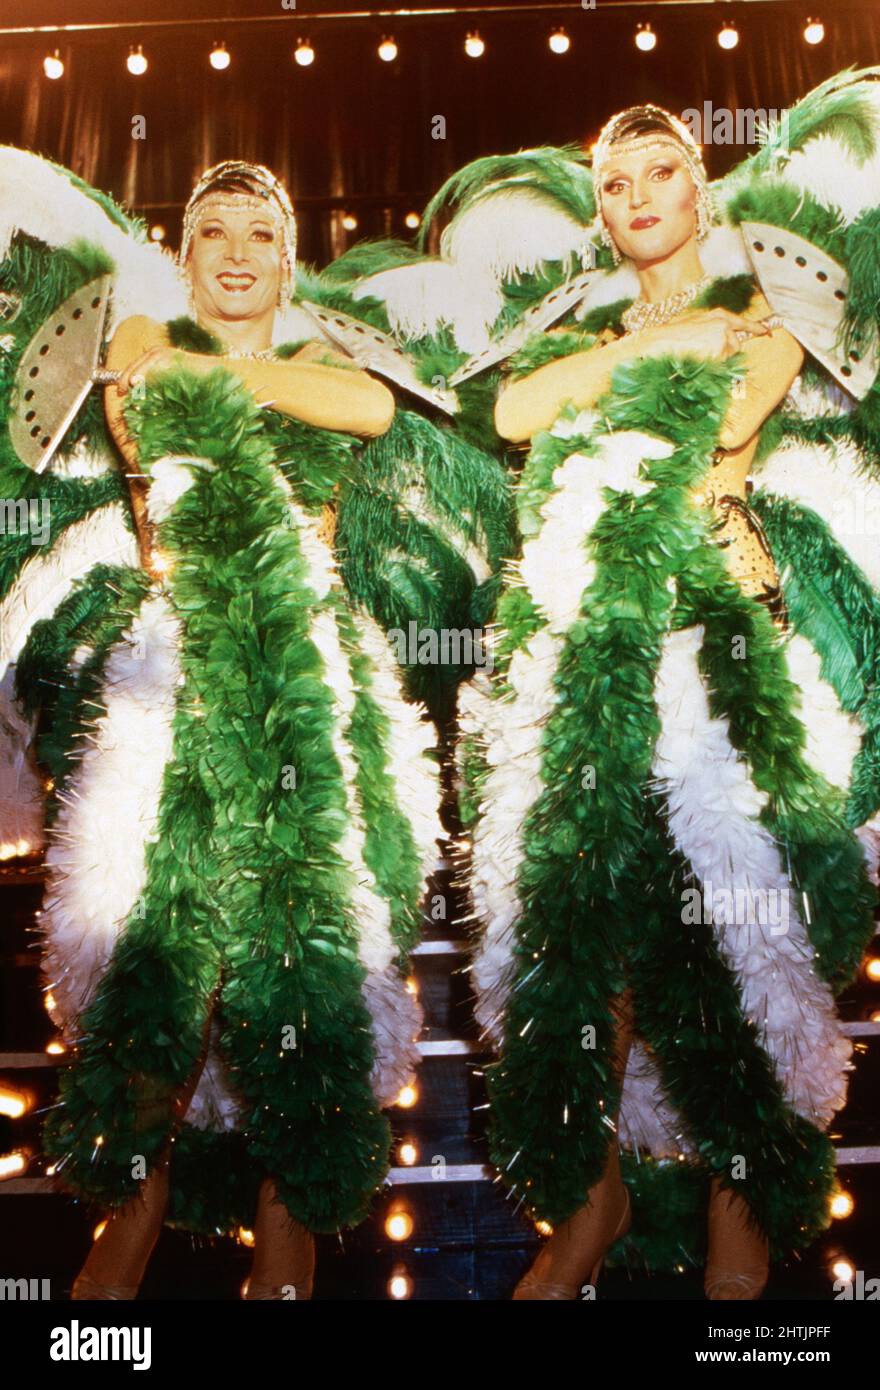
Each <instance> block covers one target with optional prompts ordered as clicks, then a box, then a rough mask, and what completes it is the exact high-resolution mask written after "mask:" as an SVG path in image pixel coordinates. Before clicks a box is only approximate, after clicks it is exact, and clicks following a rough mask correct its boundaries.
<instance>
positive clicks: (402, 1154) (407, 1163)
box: [397, 1139, 419, 1168]
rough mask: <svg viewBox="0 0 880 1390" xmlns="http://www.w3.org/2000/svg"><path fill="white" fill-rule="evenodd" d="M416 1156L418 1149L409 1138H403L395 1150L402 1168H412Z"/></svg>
mask: <svg viewBox="0 0 880 1390" xmlns="http://www.w3.org/2000/svg"><path fill="white" fill-rule="evenodd" d="M418 1156H419V1151H418V1149H417V1148H416V1146H415V1144H414V1143H413V1142H412V1140H411V1139H406V1140H404V1142H403V1143H402V1144H401V1146H400V1148H399V1149H398V1150H397V1157H398V1158H399V1160H400V1163H401V1166H402V1167H404V1168H412V1167H413V1165H414V1164H415V1161H416V1159H417V1158H418Z"/></svg>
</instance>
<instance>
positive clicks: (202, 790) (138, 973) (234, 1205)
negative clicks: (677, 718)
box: [45, 369, 419, 1232]
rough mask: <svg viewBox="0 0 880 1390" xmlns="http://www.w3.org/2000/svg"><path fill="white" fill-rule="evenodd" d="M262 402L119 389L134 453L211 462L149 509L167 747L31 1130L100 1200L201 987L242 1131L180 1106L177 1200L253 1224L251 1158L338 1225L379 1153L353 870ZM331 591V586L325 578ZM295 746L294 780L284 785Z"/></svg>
mask: <svg viewBox="0 0 880 1390" xmlns="http://www.w3.org/2000/svg"><path fill="white" fill-rule="evenodd" d="M263 417H264V413H261V412H259V411H258V410H257V408H256V407H255V405H254V403H253V401H252V400H251V398H250V396H249V395H248V394H247V392H246V391H245V390H244V389H243V388H242V387H240V386H239V385H237V384H236V383H235V382H234V380H233V378H232V377H231V376H230V375H229V374H227V373H225V372H223V371H222V369H220V370H218V372H217V373H215V374H212V376H210V377H208V378H205V379H201V380H200V379H196V378H194V377H193V376H192V375H191V374H189V373H187V372H185V371H171V372H167V373H165V374H163V376H162V377H161V378H159V379H158V380H157V381H156V382H155V384H151V385H150V387H149V388H148V390H147V391H146V393H145V396H144V399H143V400H142V401H141V402H139V403H137V404H135V405H133V406H131V407H130V416H129V419H130V424H131V427H132V430H133V433H134V435H135V437H136V439H137V442H138V446H139V453H140V457H141V458H142V460H143V461H144V466H145V468H147V469H148V468H149V465H150V464H151V462H153V461H154V460H156V459H157V458H159V457H161V456H163V455H166V454H172V455H180V454H183V455H186V456H189V457H192V458H194V459H196V460H198V459H205V458H206V459H211V460H214V461H215V463H216V465H217V467H216V469H214V470H212V471H208V470H207V469H204V468H200V467H198V465H195V466H194V467H193V473H194V476H195V482H194V483H193V485H192V486H191V487H190V489H189V491H188V492H186V493H185V495H184V496H183V497H182V498H181V499H180V500H179V501H178V502H177V504H176V505H175V507H174V510H173V512H172V513H171V515H170V516H169V517H168V518H167V520H165V521H164V522H163V523H162V524H161V526H160V528H159V541H160V544H161V546H162V548H163V550H164V551H165V552H166V553H167V554H168V555H169V557H170V558H171V560H172V562H173V568H172V570H171V572H170V575H169V578H168V579H167V581H166V593H167V595H168V597H169V599H170V602H171V604H172V607H173V609H174V610H175V612H176V614H177V615H178V618H179V619H180V621H181V624H182V634H183V636H182V642H181V649H180V659H181V663H182V671H183V675H184V678H185V681H184V684H183V686H182V688H181V690H180V693H179V696H178V703H177V711H176V715H175V720H174V729H173V733H174V753H173V758H172V760H171V762H170V763H169V764H168V766H167V768H166V771H165V777H164V783H163V790H162V798H161V803H160V811H159V825H158V835H157V838H156V840H155V842H154V843H152V844H150V845H149V846H148V854H147V885H146V890H145V894H144V909H143V913H142V915H140V916H138V915H136V914H133V916H132V918H131V919H130V920H129V921H128V923H127V924H126V928H125V931H124V932H123V933H122V935H121V936H120V937H119V939H118V941H117V945H116V948H115V951H114V954H113V957H112V960H111V963H110V965H109V967H108V969H107V971H106V973H105V975H104V977H103V978H102V981H101V983H100V986H99V988H98V990H97V991H96V994H95V996H94V998H93V999H92V1001H91V1003H90V1005H89V1007H88V1008H87V1010H86V1012H85V1013H84V1015H83V1017H82V1019H81V1029H80V1031H81V1039H80V1042H79V1045H78V1047H77V1048H76V1050H75V1053H74V1056H73V1062H74V1065H72V1066H71V1067H69V1068H67V1069H65V1071H64V1072H63V1073H62V1078H61V1101H62V1102H63V1103H62V1105H61V1106H60V1107H59V1108H57V1109H55V1110H53V1111H52V1112H51V1114H50V1116H49V1120H48V1122H47V1126H46V1133H45V1148H46V1152H48V1153H50V1154H53V1155H54V1156H56V1157H57V1158H58V1159H59V1160H60V1165H59V1166H60V1168H61V1172H60V1177H61V1179H62V1180H63V1181H65V1182H66V1184H67V1185H68V1186H70V1187H71V1188H72V1189H73V1190H74V1191H77V1192H78V1193H80V1194H81V1195H84V1196H88V1197H92V1198H95V1199H98V1200H100V1201H101V1202H103V1203H105V1204H107V1205H110V1206H116V1205H118V1204H120V1203H121V1202H122V1201H124V1200H125V1199H126V1198H127V1197H128V1196H130V1195H132V1194H133V1193H135V1192H136V1191H137V1190H138V1187H139V1183H138V1178H136V1177H133V1176H132V1171H131V1165H132V1160H133V1157H134V1156H136V1155H142V1156H143V1157H144V1160H145V1166H146V1169H147V1170H149V1169H150V1167H151V1166H152V1164H153V1162H154V1161H155V1159H156V1156H157V1154H158V1153H159V1152H160V1150H161V1146H162V1144H163V1142H164V1140H165V1137H166V1135H167V1132H168V1127H169V1126H168V1113H169V1106H170V1104H171V1101H172V1098H173V1097H174V1096H175V1095H176V1093H177V1092H178V1090H179V1088H180V1087H181V1086H183V1085H184V1083H185V1082H186V1080H187V1078H188V1077H189V1075H190V1074H191V1071H192V1068H193V1065H194V1063H195V1061H196V1059H197V1057H198V1056H199V1053H200V1051H201V1048H202V1043H203V1031H204V1023H205V1019H206V1016H207V1011H208V1009H209V1007H210V1005H211V1002H212V1000H213V999H214V998H215V997H216V998H217V999H218V1002H219V1010H218V1017H219V1020H220V1023H221V1035H220V1047H221V1050H222V1052H223V1054H224V1057H225V1059H226V1062H227V1066H228V1069H229V1075H230V1078H231V1081H232V1084H233V1086H234V1088H235V1090H236V1092H237V1093H238V1094H239V1096H240V1097H241V1098H242V1099H243V1100H244V1102H245V1119H244V1124H243V1130H242V1132H238V1133H231V1134H217V1133H209V1132H202V1131H199V1130H196V1129H194V1128H192V1127H190V1126H185V1127H184V1128H183V1129H182V1130H181V1132H180V1133H179V1134H178V1137H177V1139H176V1144H175V1150H174V1160H173V1167H172V1204H173V1205H172V1211H171V1217H172V1220H173V1221H176V1222H178V1223H179V1224H182V1225H185V1226H187V1227H189V1228H191V1229H195V1230H201V1231H204V1232H223V1231H227V1230H230V1229H232V1228H233V1227H234V1226H235V1225H236V1224H239V1223H245V1224H249V1222H250V1221H252V1219H253V1214H254V1201H255V1194H256V1185H257V1182H258V1181H259V1178H260V1177H261V1176H262V1173H263V1172H270V1173H272V1174H274V1175H275V1176H276V1179H277V1182H278V1186H279V1190H280V1193H281V1196H282V1198H283V1200H284V1201H285V1203H286V1205H287V1206H288V1208H289V1209H290V1211H291V1212H292V1213H294V1214H295V1215H296V1216H297V1217H298V1218H299V1219H300V1220H301V1221H303V1222H304V1223H305V1224H306V1225H307V1226H308V1227H310V1228H311V1229H312V1230H316V1231H331V1230H336V1229H338V1228H339V1227H341V1226H344V1225H348V1224H353V1223H356V1222H358V1221H359V1220H361V1219H362V1218H363V1216H364V1215H365V1213H366V1211H367V1208H368V1205H369V1202H370V1200H371V1198H372V1196H373V1195H374V1194H375V1192H376V1191H377V1190H378V1189H379V1187H380V1185H381V1183H382V1181H383V1179H384V1176H385V1172H386V1170H387V1163H388V1150H389V1127H388V1123H387V1120H386V1119H385V1117H384V1116H383V1115H382V1114H381V1112H380V1111H379V1109H378V1107H377V1103H376V1101H375V1099H374V1096H373V1093H372V1090H371V1086H370V1071H371V1066H372V1062H373V1054H374V1044H373V1039H372V1032H371V1026H370V1019H369V1015H368V1013H367V1009H366V1005H365V1003H364V1000H363V997H362V994H361V986H362V983H363V980H364V974H365V972H364V969H363V967H362V966H361V964H360V962H359V959H358V945H357V922H356V921H355V920H354V914H353V912H352V908H351V903H352V887H353V875H352V871H351V869H350V868H349V866H348V864H347V862H345V861H344V860H343V858H342V856H341V854H340V851H339V848H338V846H339V843H340V840H341V838H342V834H343V831H344V829H345V826H346V824H347V810H346V793H345V787H344V783H343V778H342V771H341V767H340V764H339V762H338V760H337V758H336V756H335V753H334V749H333V746H332V742H331V736H332V730H333V719H334V714H333V696H332V692H331V691H330V690H329V688H328V686H327V682H326V675H325V673H324V666H323V660H322V657H321V655H320V653H319V651H318V649H317V648H316V646H315V645H314V643H313V641H312V639H311V637H310V635H309V614H310V612H311V613H314V611H315V606H316V600H315V596H314V594H313V593H312V592H311V590H310V589H309V587H308V581H307V569H306V565H305V562H304V559H303V555H302V553H301V549H300V543H299V539H298V535H297V532H296V530H295V529H294V528H291V526H290V524H289V514H288V511H287V506H286V501H285V497H284V494H283V493H282V491H281V490H280V489H279V487H278V483H277V471H276V468H275V466H274V454H273V449H272V446H271V443H270V442H268V441H267V438H266V436H265V433H264V431H263V428H262V426H263ZM325 602H326V603H327V604H328V605H333V606H337V605H338V604H339V598H338V595H336V594H334V593H331V594H330V595H329V596H328V598H327V599H326V600H325ZM339 618H340V628H341V640H342V648H343V652H344V654H345V657H346V660H348V659H349V658H351V661H352V671H353V677H354V681H355V689H356V697H357V703H356V710H355V716H354V720H353V724H352V728H351V739H352V747H353V752H354V755H355V759H356V762H357V764H358V773H357V777H358V787H359V791H360V793H361V796H362V797H363V801H364V804H365V805H366V806H368V807H370V806H372V808H373V809H374V810H375V811H376V815H375V816H374V819H373V824H372V826H371V829H370V834H369V835H368V837H367V844H366V850H365V853H366V857H367V860H368V862H369V863H370V866H371V867H372V868H373V869H374V871H375V872H376V875H377V880H378V884H379V890H380V891H384V892H385V893H386V895H387V896H388V898H389V901H390V902H391V906H392V918H393V927H394V931H395V935H396V938H397V941H398V944H399V945H400V946H401V949H402V950H403V949H404V948H406V947H407V946H409V945H410V944H411V943H412V940H413V938H414V935H415V934H416V931H417V925H418V922H417V915H416V911H415V905H414V904H415V902H416V901H417V892H418V884H419V869H418V861H417V856H416V853H415V849H414V846H413V843H412V837H411V835H410V833H409V828H408V823H407V822H405V821H404V819H403V817H402V816H400V815H399V814H397V813H396V812H395V811H394V808H393V806H392V807H390V808H389V802H390V799H391V798H390V791H391V787H390V783H389V775H388V770H387V761H386V759H385V757H384V753H383V750H384V748H385V746H386V736H387V721H386V720H385V717H384V715H383V713H382V710H381V708H380V707H379V706H378V704H377V703H376V702H375V701H374V700H372V698H371V697H370V692H369V671H368V670H367V669H366V665H365V663H364V659H363V658H362V657H361V656H360V654H359V653H358V652H357V651H356V650H355V648H354V645H353V644H354V642H355V638H356V632H355V629H354V621H353V619H352V618H351V616H350V615H349V614H348V613H346V612H345V611H344V610H342V609H340V611H339ZM291 766H292V767H293V768H295V770H296V789H295V790H285V785H286V784H285V770H286V769H289V768H290V767H291ZM380 810H381V812H382V815H381V816H380V815H379V814H378V812H379V811H380ZM291 1027H293V1028H295V1030H296V1038H297V1044H296V1047H295V1048H292V1049H288V1048H285V1047H284V1046H283V1040H284V1038H285V1032H284V1030H285V1029H290V1028H291ZM288 1036H289V1035H288ZM151 1105H154V1106H155V1107H157V1108H155V1109H154V1110H153V1112H152V1116H151V1114H150V1106H151ZM99 1135H100V1136H101V1142H100V1144H97V1142H96V1137H97V1136H99Z"/></svg>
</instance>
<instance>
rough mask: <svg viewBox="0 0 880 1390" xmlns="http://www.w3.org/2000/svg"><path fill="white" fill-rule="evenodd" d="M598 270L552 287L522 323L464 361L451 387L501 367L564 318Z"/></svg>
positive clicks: (451, 381)
mask: <svg viewBox="0 0 880 1390" xmlns="http://www.w3.org/2000/svg"><path fill="white" fill-rule="evenodd" d="M594 273H595V272H594V271H592V270H587V271H584V273H583V275H576V276H575V277H574V279H572V280H566V282H565V284H564V285H559V286H557V288H556V289H555V290H551V291H550V293H549V294H546V295H545V296H544V298H543V299H542V300H541V302H540V304H533V305H532V307H531V309H526V311H525V313H524V314H523V316H522V318H521V319H520V321H519V323H517V324H516V325H515V326H514V327H513V328H511V329H510V331H509V332H508V333H505V334H504V336H503V337H501V338H499V339H498V341H497V342H494V343H491V344H490V345H489V347H487V348H484V349H483V351H482V352H475V353H474V355H473V357H469V358H468V360H467V362H462V364H461V366H460V367H457V368H456V370H455V371H454V372H453V373H452V376H451V377H450V378H449V385H450V386H460V385H461V383H462V382H463V381H468V380H469V379H470V378H471V377H472V376H477V374H478V373H479V372H484V371H485V370H486V368H487V367H494V366H497V364H498V363H499V362H503V361H504V360H505V359H506V358H508V357H512V356H513V354H514V353H515V352H518V351H519V349H520V348H521V347H522V345H523V343H524V342H525V341H526V339H527V338H528V337H529V336H530V334H532V333H537V332H539V331H540V329H542V328H549V327H550V325H551V324H553V323H556V321H557V319H561V318H562V315H563V314H565V313H567V312H568V310H569V309H572V308H574V306H575V305H576V304H577V303H579V301H580V300H581V299H583V297H584V295H585V294H586V292H587V289H588V287H589V284H590V279H591V277H592V276H593V274H594Z"/></svg>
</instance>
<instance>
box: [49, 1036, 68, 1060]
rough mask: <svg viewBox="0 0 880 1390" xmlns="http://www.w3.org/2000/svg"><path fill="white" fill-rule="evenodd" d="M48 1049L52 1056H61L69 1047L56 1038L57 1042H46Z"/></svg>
mask: <svg viewBox="0 0 880 1390" xmlns="http://www.w3.org/2000/svg"><path fill="white" fill-rule="evenodd" d="M46 1051H47V1052H48V1054H49V1056H50V1057H60V1056H61V1054H62V1052H66V1051H67V1048H66V1047H65V1046H64V1043H63V1042H59V1041H58V1040H57V1039H56V1041H55V1042H50V1043H46Z"/></svg>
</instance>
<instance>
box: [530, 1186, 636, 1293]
mask: <svg viewBox="0 0 880 1390" xmlns="http://www.w3.org/2000/svg"><path fill="white" fill-rule="evenodd" d="M623 1191H624V1204H623V1213H622V1214H621V1217H620V1220H619V1221H618V1223H617V1229H616V1230H615V1232H614V1235H613V1236H612V1237H611V1239H610V1240H609V1242H608V1244H607V1246H606V1247H605V1249H604V1250H603V1252H602V1254H601V1255H600V1256H599V1258H598V1260H597V1261H596V1263H595V1264H594V1265H593V1268H592V1270H591V1272H590V1278H589V1282H590V1283H591V1284H592V1285H593V1287H594V1288H595V1286H596V1280H597V1279H598V1278H599V1275H600V1273H601V1271H602V1265H603V1264H604V1263H605V1256H606V1255H607V1253H608V1251H609V1250H610V1249H611V1246H612V1245H613V1244H614V1242H615V1241H616V1240H620V1237H621V1236H624V1235H626V1233H627V1231H628V1230H629V1228H630V1226H631V1225H632V1201H631V1199H630V1195H629V1188H628V1187H626V1186H624V1189H623ZM581 1287H582V1286H581V1285H576V1284H554V1283H550V1282H548V1281H547V1280H545V1279H539V1278H538V1276H537V1275H536V1274H535V1273H534V1269H530V1270H529V1271H528V1272H527V1273H526V1274H524V1275H523V1277H522V1279H520V1281H519V1283H518V1284H517V1286H516V1288H515V1289H514V1291H513V1297H514V1299H516V1300H518V1301H519V1300H523V1299H542V1300H548V1299H575V1298H579V1297H580V1294H581Z"/></svg>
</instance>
